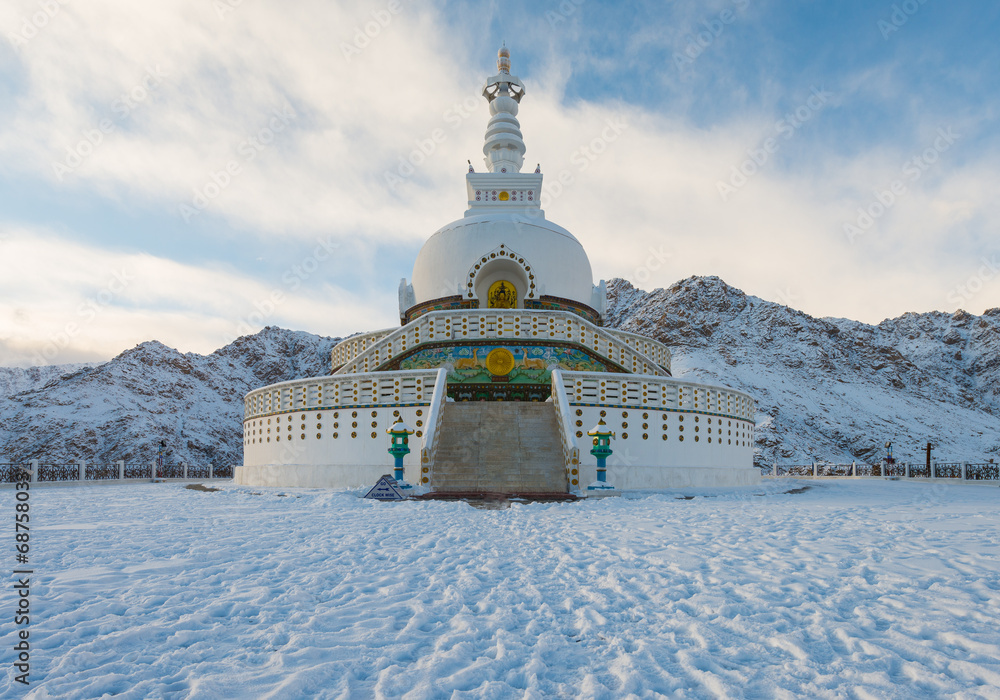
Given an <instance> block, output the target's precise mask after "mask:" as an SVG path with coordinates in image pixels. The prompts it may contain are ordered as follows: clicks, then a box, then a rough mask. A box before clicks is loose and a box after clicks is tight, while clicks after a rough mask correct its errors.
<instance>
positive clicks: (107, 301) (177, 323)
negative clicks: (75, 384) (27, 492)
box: [0, 227, 394, 365]
mask: <svg viewBox="0 0 1000 700" xmlns="http://www.w3.org/2000/svg"><path fill="white" fill-rule="evenodd" d="M0 231H2V238H3V242H2V244H0V252H2V257H0V260H2V262H0V295H2V298H3V299H4V300H5V302H6V303H5V304H4V309H3V313H2V314H0V341H2V345H3V346H5V351H6V353H7V356H6V357H0V364H3V365H19V364H62V363H66V362H78V361H91V360H97V359H108V358H109V357H111V356H113V355H115V354H117V353H119V352H121V351H122V350H124V349H126V348H128V347H131V346H133V345H135V344H137V343H139V342H142V341H144V340H150V339H156V340H160V341H161V342H163V343H165V344H167V345H171V346H173V347H176V348H178V349H180V350H181V351H185V352H187V351H195V352H201V353H206V352H211V351H213V350H215V349H217V348H219V347H221V346H222V345H224V344H225V343H227V342H229V341H231V340H233V339H235V338H236V337H237V336H238V335H243V334H246V333H250V332H255V331H256V330H258V329H260V328H261V327H263V326H265V325H279V326H284V327H287V328H295V329H301V330H308V331H311V332H315V333H320V334H324V335H326V334H337V333H340V334H344V335H346V334H348V333H351V332H353V331H354V329H356V328H362V327H366V326H367V325H368V324H370V323H372V322H373V321H376V322H378V321H381V325H383V326H385V325H390V324H391V322H392V320H393V311H394V309H392V308H391V301H392V300H391V298H380V299H365V298H360V297H358V296H356V295H355V294H353V293H351V292H350V291H348V290H345V289H341V288H339V287H336V286H334V285H330V284H324V285H315V284H313V285H311V286H309V287H308V288H307V287H306V286H305V285H306V283H307V282H309V280H310V278H312V279H313V280H315V279H319V278H321V277H322V275H323V266H324V264H326V263H327V262H328V261H329V260H330V259H331V258H329V257H328V255H336V251H334V252H332V253H327V252H326V250H325V249H324V248H323V247H322V246H319V245H317V246H315V247H314V248H310V249H309V251H307V254H306V255H305V256H304V258H303V260H302V261H300V262H299V265H298V268H297V269H296V270H295V272H294V273H293V272H292V271H291V270H289V271H288V274H286V275H282V277H281V278H279V279H277V280H275V282H274V283H273V284H266V283H264V282H262V281H260V280H255V279H251V278H249V277H246V276H243V275H240V274H237V273H234V272H232V271H229V270H226V269H224V268H222V267H208V266H205V267H197V266H194V265H185V264H181V263H178V262H175V261H172V260H166V259H163V258H157V257H153V256H151V255H146V254H143V253H123V252H120V251H114V250H107V249H99V248H94V247H89V246H85V245H81V244H77V243H74V242H72V241H68V240H66V239H63V238H59V237H56V236H53V235H51V234H49V233H47V232H44V231H37V230H30V231H29V230H23V229H15V230H12V229H10V228H3V227H0ZM317 287H318V292H317ZM387 302H388V303H387ZM386 306H390V308H388V309H386V308H385V307H386Z"/></svg>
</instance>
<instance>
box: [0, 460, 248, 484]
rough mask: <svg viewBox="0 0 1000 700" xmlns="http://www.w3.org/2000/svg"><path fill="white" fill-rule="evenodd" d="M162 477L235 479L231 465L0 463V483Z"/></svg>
mask: <svg viewBox="0 0 1000 700" xmlns="http://www.w3.org/2000/svg"><path fill="white" fill-rule="evenodd" d="M154 478H159V479H232V478H233V467H232V466H231V465H227V466H221V467H217V466H214V465H204V464H184V463H180V464H164V465H162V466H160V467H159V468H157V467H156V465H154V464H125V462H124V461H119V462H116V463H114V464H88V463H86V462H84V463H75V464H53V463H47V462H41V461H38V460H35V461H32V462H10V463H0V484H12V483H15V482H18V481H28V482H33V483H71V482H95V483H97V482H102V481H104V482H108V481H127V480H147V481H149V480H152V479H154Z"/></svg>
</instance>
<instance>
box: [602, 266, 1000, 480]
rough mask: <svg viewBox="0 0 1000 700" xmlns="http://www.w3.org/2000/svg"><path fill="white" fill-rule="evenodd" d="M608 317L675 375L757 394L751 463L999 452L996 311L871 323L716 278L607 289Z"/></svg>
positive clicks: (966, 457)
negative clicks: (665, 351) (817, 311)
mask: <svg viewBox="0 0 1000 700" xmlns="http://www.w3.org/2000/svg"><path fill="white" fill-rule="evenodd" d="M608 295H609V313H608V315H609V324H610V325H613V326H616V327H619V328H622V329H623V330H628V331H634V332H637V333H643V334H646V335H650V336H652V337H654V338H656V339H658V340H660V341H662V342H664V343H666V344H667V345H669V346H670V347H671V348H672V349H673V352H674V375H675V376H683V375H690V376H693V377H695V378H698V379H701V380H704V381H709V382H718V383H722V384H726V385H728V386H731V387H733V388H735V389H741V390H744V391H746V392H748V393H750V394H752V395H753V396H754V397H755V398H756V399H757V422H758V428H757V441H756V443H757V444H756V447H757V452H758V462H759V463H767V464H770V463H771V462H772V461H773V460H775V459H777V460H779V461H781V462H786V463H787V462H810V461H812V460H813V459H814V458H816V459H820V460H831V461H846V462H850V461H852V460H853V459H857V460H859V461H864V460H874V459H878V458H879V457H880V456H881V455H882V454H883V452H884V450H883V445H884V444H885V442H886V441H889V440H891V441H892V442H893V444H894V447H895V452H896V456H897V457H898V458H901V459H906V460H907V461H922V459H923V454H922V453H921V452H920V451H921V449H922V448H923V446H924V445H926V443H927V442H928V441H930V442H933V443H935V444H936V445H937V448H936V449H935V451H934V458H935V459H937V460H939V461H950V460H955V461H977V460H983V461H985V460H986V459H987V458H990V457H992V458H994V459H995V458H996V457H998V456H1000V309H991V310H989V311H987V312H986V313H985V314H983V315H982V316H973V315H971V314H968V313H965V312H964V311H959V312H957V313H954V314H945V313H939V312H932V313H925V314H915V313H908V314H904V315H903V316H901V317H899V318H897V319H891V320H887V321H883V322H882V323H880V324H879V325H877V326H870V325H866V324H863V323H858V322H856V321H847V320H844V319H819V318H813V317H811V316H808V315H806V314H804V313H802V312H800V311H795V310H794V309H790V308H788V307H786V306H782V305H780V304H775V303H773V302H769V301H764V300H763V299H759V298H757V297H753V296H748V295H746V294H744V293H743V292H741V291H740V290H738V289H735V288H733V287H730V286H729V285H727V284H726V283H725V282H723V281H722V280H720V279H719V278H718V277H691V278H689V279H686V280H683V281H680V282H677V283H676V284H674V285H673V286H671V287H670V288H668V289H657V290H656V291H653V292H649V293H647V292H643V291H640V290H638V289H636V288H635V287H633V286H632V285H631V284H629V283H628V282H626V281H624V280H613V281H612V282H611V284H610V285H609V288H608Z"/></svg>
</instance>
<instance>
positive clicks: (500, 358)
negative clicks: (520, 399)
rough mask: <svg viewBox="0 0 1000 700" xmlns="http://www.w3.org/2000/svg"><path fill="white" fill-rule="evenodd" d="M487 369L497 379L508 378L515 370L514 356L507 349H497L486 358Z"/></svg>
mask: <svg viewBox="0 0 1000 700" xmlns="http://www.w3.org/2000/svg"><path fill="white" fill-rule="evenodd" d="M486 369H488V370H489V371H490V374H492V375H494V376H497V377H505V376H507V375H508V374H509V373H510V371H511V370H512V369H514V355H513V353H511V351H510V350H507V349H506V348H496V349H494V350H491V351H490V354H489V355H487V356H486Z"/></svg>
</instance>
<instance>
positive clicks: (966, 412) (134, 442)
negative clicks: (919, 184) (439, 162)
mask: <svg viewBox="0 0 1000 700" xmlns="http://www.w3.org/2000/svg"><path fill="white" fill-rule="evenodd" d="M608 295H609V307H608V325H610V326H614V327H618V328H621V329H623V330H627V331H633V332H636V333H642V334H645V335H649V336H651V337H654V338H656V339H657V340H660V341H661V342H664V343H666V344H667V345H668V346H670V347H671V349H672V351H673V354H674V362H673V367H674V375H675V376H689V377H691V378H695V379H699V380H702V381H707V382H712V383H717V384H724V385H728V386H731V387H733V388H734V389H739V390H742V391H746V392H748V393H750V394H751V395H753V396H754V397H755V398H756V399H757V422H758V427H757V439H756V452H757V461H758V463H760V464H770V463H772V462H773V461H775V460H778V461H781V462H782V463H789V462H792V463H805V462H809V461H812V460H813V459H821V460H830V461H841V462H843V461H847V462H849V461H851V460H855V459H856V460H858V461H869V460H874V459H878V457H879V456H880V455H881V454H882V445H883V444H884V443H885V442H886V441H887V440H892V441H893V443H894V444H895V446H896V454H897V456H898V457H901V458H903V459H907V460H913V461H919V460H921V459H922V453H921V452H920V450H921V448H922V446H923V445H924V444H926V442H927V441H929V440H930V441H932V442H934V443H935V444H936V445H937V447H936V448H935V458H937V459H940V460H941V461H950V460H956V461H980V460H986V459H988V458H997V457H1000V309H991V310H989V311H987V312H986V313H984V314H983V315H982V316H974V315H972V314H968V313H965V312H957V313H955V314H944V313H939V312H931V313H924V314H915V313H908V314H904V315H903V316H900V317H899V318H897V319H890V320H886V321H883V322H882V323H880V324H878V325H877V326H872V325H867V324H863V323H859V322H856V321H849V320H844V319H821V318H813V317H811V316H808V315H807V314H804V313H802V312H800V311H796V310H794V309H790V308H788V307H786V306H782V305H780V304H776V303H773V302H769V301H765V300H762V299H759V298H757V297H753V296H749V295H747V294H744V293H743V292H742V291H740V290H738V289H735V288H734V287H731V286H729V285H727V284H726V283H725V282H723V281H722V280H720V279H719V278H717V277H691V278H689V279H686V280H681V281H679V282H677V283H675V284H674V285H672V286H670V287H668V288H666V289H656V290H654V291H652V292H644V291H642V290H639V289H636V288H635V287H633V286H632V285H631V284H629V283H628V282H626V281H624V280H620V279H616V280H612V281H611V283H610V284H609V286H608ZM337 342H339V339H337V338H327V337H320V336H316V335H312V334H310V333H304V332H296V331H287V330H283V329H279V328H274V327H268V328H265V329H264V330H262V331H260V332H259V333H257V334H255V335H251V336H244V337H242V338H239V339H237V340H236V341H234V342H233V343H231V344H230V345H227V346H226V347H224V348H221V349H219V350H217V351H215V352H213V353H211V354H209V355H198V354H195V353H180V352H178V351H176V350H173V349H171V348H168V347H167V346H165V345H163V344H161V343H158V342H156V341H150V342H147V343H143V344H141V345H138V346H136V347H135V348H133V349H131V350H127V351H126V352H123V353H122V354H121V355H119V356H118V357H116V358H114V359H113V360H111V361H109V362H107V363H104V364H99V365H64V366H52V367H37V368H29V369H26V370H25V369H15V368H0V461H4V460H5V459H8V460H14V461H22V460H28V459H33V458H38V459H42V460H44V461H46V462H53V463H61V462H66V463H68V462H76V461H79V460H87V461H92V462H99V463H107V462H112V461H114V460H117V459H124V460H126V461H128V462H140V461H142V462H149V461H151V460H152V459H154V458H155V454H156V445H157V443H158V442H159V441H160V440H161V439H162V440H165V441H166V442H167V444H168V446H169V448H168V449H169V453H168V455H167V460H168V461H171V462H180V461H187V462H189V463H192V464H207V463H208V462H213V463H215V464H219V465H222V464H239V463H241V462H242V459H243V451H242V427H241V424H242V412H243V402H242V398H243V396H244V394H245V393H246V392H248V391H250V390H251V389H255V388H258V387H261V386H265V385H268V384H272V383H275V382H280V381H286V380H290V379H298V378H303V377H309V376H318V375H323V374H326V373H327V372H328V371H329V355H330V349H331V348H332V347H333V346H334V345H335V344H336V343H337Z"/></svg>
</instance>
